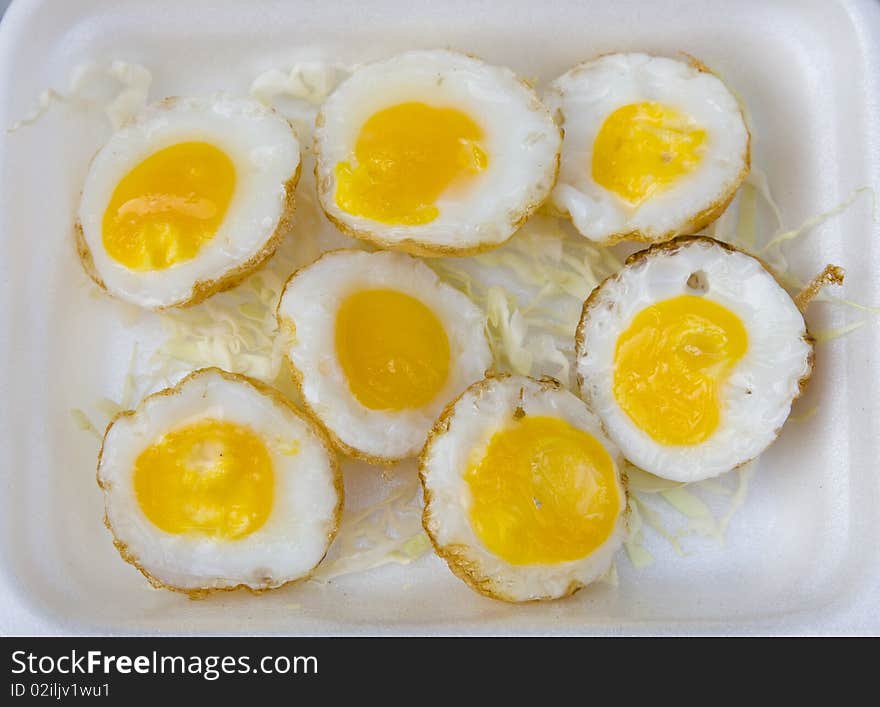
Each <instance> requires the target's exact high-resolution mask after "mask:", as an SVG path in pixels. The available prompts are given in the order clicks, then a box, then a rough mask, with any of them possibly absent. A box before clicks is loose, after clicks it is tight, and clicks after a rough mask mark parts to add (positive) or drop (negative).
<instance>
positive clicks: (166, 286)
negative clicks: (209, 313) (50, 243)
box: [77, 95, 300, 309]
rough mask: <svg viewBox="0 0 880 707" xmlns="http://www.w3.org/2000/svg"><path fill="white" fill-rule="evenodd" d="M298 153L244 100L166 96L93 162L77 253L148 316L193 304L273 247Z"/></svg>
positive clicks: (282, 130)
mask: <svg viewBox="0 0 880 707" xmlns="http://www.w3.org/2000/svg"><path fill="white" fill-rule="evenodd" d="M299 171H300V146H299V141H298V140H297V138H296V136H295V135H294V133H293V131H292V129H291V127H290V125H289V124H288V123H287V121H286V120H285V119H284V118H282V117H281V116H280V115H279V114H277V113H276V112H274V111H273V110H272V109H269V108H266V107H264V106H262V105H260V104H259V103H257V102H255V101H250V100H240V99H235V98H230V97H228V96H224V95H215V96H212V97H208V98H167V99H165V100H164V101H160V102H159V103H156V104H154V105H152V106H150V107H148V108H147V109H146V110H145V111H144V112H143V113H142V114H141V115H140V116H138V117H137V118H135V119H134V120H133V121H132V122H130V123H128V124H126V125H125V126H124V127H123V128H122V129H121V130H119V131H118V132H116V133H114V135H113V136H112V137H111V138H110V140H109V141H108V142H107V144H106V145H105V146H104V147H103V148H102V149H101V150H100V151H99V152H98V154H97V155H96V156H95V158H94V159H93V161H92V163H91V166H90V168H89V171H88V175H87V176H86V181H85V185H84V187H83V192H82V198H81V201H80V206H79V223H78V225H77V248H78V251H79V255H80V259H81V260H82V262H83V265H84V266H85V268H86V271H87V272H88V273H89V275H90V276H91V277H92V278H93V279H94V280H95V282H97V283H98V285H99V286H101V287H102V288H103V289H105V290H106V291H107V292H109V293H110V294H112V295H114V296H116V297H119V298H121V299H123V300H126V301H128V302H131V303H133V304H135V305H138V306H141V307H145V308H149V309H163V308H166V307H178V306H183V305H187V304H193V303H195V302H198V301H200V300H203V299H204V298H206V297H208V296H210V295H211V294H213V293H215V292H218V291H220V290H222V289H225V288H227V287H231V286H232V285H234V284H236V283H237V282H239V281H240V280H241V279H242V278H244V276H245V275H247V274H248V273H250V272H251V271H253V270H254V269H256V268H257V267H259V266H260V265H261V264H262V263H263V262H264V261H266V260H267V259H268V258H269V257H270V256H271V255H272V253H273V252H274V251H275V249H276V247H277V245H278V243H279V241H280V239H281V235H282V232H283V227H284V226H285V225H286V223H287V222H288V220H289V218H290V216H291V215H292V213H293V192H294V189H295V187H296V183H297V180H298V179H299Z"/></svg>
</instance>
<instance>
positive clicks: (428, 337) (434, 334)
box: [336, 290, 450, 410]
mask: <svg viewBox="0 0 880 707" xmlns="http://www.w3.org/2000/svg"><path fill="white" fill-rule="evenodd" d="M336 355H337V357H338V359H339V363H340V365H341V366H342V370H343V372H344V373H345V376H346V378H347V379H348V386H349V389H350V390H351V392H352V394H353V395H354V397H355V398H356V399H357V400H358V402H360V403H361V405H363V406H364V407H367V408H369V409H371V410H405V409H407V408H417V407H421V406H422V405H426V404H427V403H429V402H431V401H432V400H433V399H434V398H435V397H436V395H437V394H438V393H439V392H440V390H441V389H442V388H443V385H444V384H445V383H446V378H447V376H448V375H449V359H450V353H449V339H448V338H447V336H446V330H445V329H444V328H443V325H442V324H441V323H440V320H439V319H438V318H437V315H435V314H434V312H432V311H431V310H430V309H429V308H428V307H427V306H425V305H424V304H423V303H422V302H421V301H419V300H417V299H416V298H415V297H410V296H409V295H407V294H404V293H403V292H398V291H396V290H361V291H358V292H355V293H353V294H350V295H349V296H348V297H346V298H345V300H343V302H342V304H341V306H340V307H339V312H338V313H337V315H336Z"/></svg>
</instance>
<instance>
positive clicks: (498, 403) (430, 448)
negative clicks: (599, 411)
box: [419, 375, 627, 602]
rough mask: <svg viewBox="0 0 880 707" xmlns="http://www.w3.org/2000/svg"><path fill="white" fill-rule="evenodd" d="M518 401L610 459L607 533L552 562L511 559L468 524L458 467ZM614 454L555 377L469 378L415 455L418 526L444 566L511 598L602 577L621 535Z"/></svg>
mask: <svg viewBox="0 0 880 707" xmlns="http://www.w3.org/2000/svg"><path fill="white" fill-rule="evenodd" d="M518 408H519V409H521V410H522V411H523V412H525V414H526V415H542V416H543V415H546V416H549V417H556V418H560V419H563V420H565V421H566V422H568V423H569V424H570V425H572V426H573V427H576V428H578V429H580V430H583V431H585V432H588V433H589V434H591V435H593V436H594V437H595V438H596V439H597V440H598V441H599V442H600V443H601V444H602V446H603V447H605V450H606V451H607V452H608V454H609V455H610V456H611V458H612V461H613V462H614V467H615V475H616V477H617V482H618V494H619V497H620V514H619V515H618V517H617V521H616V523H615V525H614V529H613V530H612V532H611V534H610V535H609V537H608V538H607V539H606V540H605V541H604V542H603V543H602V544H601V545H600V546H599V547H597V548H596V549H595V550H593V551H592V552H591V553H590V554H589V555H587V556H586V557H583V558H581V559H579V560H574V561H571V562H560V563H555V564H544V565H542V564H529V565H514V564H510V563H509V562H507V561H505V560H503V559H502V558H500V557H498V556H497V555H495V554H494V553H493V552H491V551H490V550H488V549H487V548H486V547H485V546H484V545H483V543H482V541H481V540H480V539H479V537H478V536H477V535H476V533H475V532H474V529H473V527H472V525H471V521H470V507H471V505H472V503H473V501H472V494H471V491H470V487H469V485H468V483H467V481H466V480H465V479H464V474H465V473H466V472H467V470H468V468H469V467H470V465H471V463H472V461H473V460H474V459H478V458H480V456H481V454H482V450H484V449H485V448H486V446H487V445H488V444H489V441H490V440H491V439H492V436H493V435H494V434H495V433H496V432H497V431H498V430H499V429H501V428H503V427H505V426H506V425H508V424H509V422H510V420H511V419H512V418H513V415H514V412H515V411H516V410H517V409H518ZM621 462H622V457H621V456H620V453H619V452H618V450H617V448H616V447H615V446H614V445H613V444H612V443H611V442H609V440H608V439H607V438H606V436H605V434H604V432H603V431H602V428H601V425H600V423H599V420H598V418H596V416H595V415H593V414H592V413H591V412H590V411H589V409H587V407H586V406H585V405H584V403H583V401H581V400H579V399H578V398H577V397H576V396H575V395H573V394H571V393H569V392H568V391H567V390H565V389H564V388H563V387H562V386H561V385H560V384H559V383H557V382H556V381H553V380H551V379H541V380H535V379H534V378H527V377H525V376H508V375H499V376H490V377H488V378H486V379H485V380H482V381H479V382H477V383H475V384H473V385H472V386H470V387H469V388H468V389H467V390H466V391H465V392H464V393H463V394H462V395H461V396H460V397H459V398H458V399H457V400H455V401H454V402H453V403H451V404H450V405H449V407H447V409H446V410H445V411H444V412H443V415H442V416H441V417H440V418H439V420H438V421H437V423H436V424H435V426H434V428H433V430H432V432H431V435H430V437H429V438H428V442H427V443H426V445H425V448H424V450H423V451H422V454H421V456H420V457H419V473H420V476H421V480H422V485H423V488H424V495H425V512H424V516H423V522H424V526H425V530H426V531H427V533H428V535H429V536H430V537H431V539H432V541H433V543H434V546H435V548H436V549H437V552H438V554H440V556H441V557H443V558H444V559H445V560H446V562H447V563H448V564H449V567H450V569H452V571H453V572H455V574H456V575H458V576H459V577H460V578H461V579H463V580H464V581H465V582H467V583H468V584H469V585H470V586H471V587H472V588H473V589H475V590H476V591H479V592H481V593H483V594H486V595H488V596H491V597H493V598H496V599H503V600H505V601H514V602H519V601H533V600H538V599H555V598H559V597H563V596H566V595H568V594H571V593H572V592H574V591H577V590H578V589H580V588H581V587H583V586H585V585H587V584H589V583H591V582H593V581H595V580H596V579H599V578H600V577H602V576H603V575H604V574H605V573H606V572H607V571H608V569H609V568H610V566H611V562H612V559H613V557H614V554H615V553H616V552H617V550H618V549H619V548H620V545H621V543H622V542H623V538H624V534H625V531H626V517H625V512H624V511H625V510H626V505H627V495H626V489H625V486H624V483H623V480H622V478H621V471H620V470H621Z"/></svg>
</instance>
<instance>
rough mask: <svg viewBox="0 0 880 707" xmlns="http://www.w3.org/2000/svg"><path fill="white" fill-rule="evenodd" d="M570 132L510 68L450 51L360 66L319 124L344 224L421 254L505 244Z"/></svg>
mask: <svg viewBox="0 0 880 707" xmlns="http://www.w3.org/2000/svg"><path fill="white" fill-rule="evenodd" d="M560 143H561V137H560V132H559V129H558V127H557V126H556V125H555V124H554V122H553V119H552V118H551V117H550V113H549V112H548V111H547V109H546V108H545V107H544V105H543V104H542V103H541V101H540V100H539V99H538V97H537V96H536V95H535V93H534V91H532V89H531V88H530V87H529V86H527V85H526V84H524V83H523V82H522V81H520V80H519V79H518V78H517V77H516V75H514V73H513V72H512V71H510V70H509V69H506V68H502V67H497V66H491V65H489V64H486V63H485V62H482V61H480V60H479V59H475V58H473V57H470V56H465V55H464V54H458V53H456V52H451V51H442V50H434V51H411V52H406V53H404V54H400V55H398V56H395V57H392V58H390V59H387V60H385V61H379V62H376V63H374V64H369V65H367V66H364V67H362V68H360V69H358V70H357V71H356V72H355V73H354V74H353V75H352V76H350V77H349V78H348V79H347V80H345V81H344V82H342V83H341V84H340V85H339V86H338V87H337V88H336V90H335V91H334V92H333V94H332V95H331V96H330V97H329V98H328V99H327V101H326V102H325V103H324V106H323V108H322V110H321V113H320V114H319V116H318V119H317V123H316V131H315V153H316V156H317V165H316V167H315V174H316V178H317V183H318V192H319V196H320V201H321V205H322V207H323V209H324V211H325V213H326V214H327V216H328V217H329V218H330V220H331V221H333V222H334V223H335V224H336V225H337V226H338V227H339V228H340V229H342V230H343V231H345V232H346V233H349V234H350V235H352V236H355V237H357V238H361V239H363V240H366V241H369V242H372V243H374V244H376V245H379V246H382V247H384V248H389V249H397V250H403V251H407V252H410V253H413V254H416V255H438V254H454V255H464V254H468V253H474V252H478V251H481V250H486V249H489V248H493V247H495V246H498V245H500V244H501V243H503V242H504V241H506V240H507V239H508V238H510V236H511V235H513V233H514V231H515V230H516V229H517V228H518V227H519V226H520V225H521V224H522V223H523V222H524V221H525V220H526V218H528V216H529V215H530V214H531V213H532V212H533V211H535V210H536V209H537V208H538V207H539V206H540V205H541V204H542V203H543V202H544V201H545V200H546V198H547V197H548V195H549V194H550V190H551V189H552V187H553V184H554V182H555V180H556V173H557V170H558V164H559V150H560Z"/></svg>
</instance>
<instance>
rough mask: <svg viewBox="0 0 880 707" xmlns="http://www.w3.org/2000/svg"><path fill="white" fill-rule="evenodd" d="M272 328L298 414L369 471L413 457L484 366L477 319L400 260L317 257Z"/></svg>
mask: <svg viewBox="0 0 880 707" xmlns="http://www.w3.org/2000/svg"><path fill="white" fill-rule="evenodd" d="M278 322H279V328H280V331H281V334H282V336H284V337H286V340H285V346H286V355H287V357H288V359H289V361H290V364H291V367H292V369H293V372H294V377H295V379H296V381H297V383H298V385H299V387H300V388H301V391H302V396H303V400H304V402H305V405H306V406H307V407H308V409H309V410H310V411H311V412H312V413H313V414H314V416H315V417H316V418H317V419H318V420H320V421H321V423H322V424H323V425H324V426H325V427H326V428H327V430H328V431H329V433H330V435H331V436H332V437H333V439H334V441H335V442H336V444H337V446H338V447H339V448H340V449H342V450H343V451H345V452H346V453H348V454H351V455H354V456H357V457H360V458H363V459H366V460H368V461H372V462H375V463H388V462H393V461H396V460H399V459H403V458H406V457H412V456H415V455H416V454H418V452H419V450H420V449H421V448H422V445H423V444H424V441H425V437H426V436H427V434H428V430H429V429H430V428H431V425H432V424H433V421H434V419H435V418H436V417H437V415H438V414H439V413H440V411H441V410H442V409H443V406H444V405H445V404H446V402H447V401H448V400H449V399H450V398H452V397H454V396H455V395H456V394H457V393H459V392H460V391H461V390H463V389H464V388H465V387H467V386H468V385H470V384H471V383H472V382H474V381H475V380H479V379H480V378H482V377H483V376H484V375H485V373H486V371H487V370H488V369H489V368H490V367H491V365H492V355H491V352H490V350H489V343H488V340H487V338H486V330H485V327H486V317H485V315H484V314H483V312H482V311H480V309H479V308H478V307H477V306H476V305H475V304H474V303H473V302H471V300H470V299H468V298H467V297H466V296H465V295H464V294H462V293H461V292H459V291H458V290H456V289H454V288H453V287H451V286H450V285H447V284H446V283H444V282H442V281H441V280H440V279H439V278H438V277H437V275H436V274H435V273H434V271H433V270H431V269H430V268H429V267H428V266H427V265H425V264H424V263H423V262H421V261H419V260H418V259H416V258H414V257H412V256H410V255H406V254H404V253H393V252H384V251H380V252H375V253H367V252H365V251H360V250H348V249H343V250H336V251H330V252H328V253H325V254H324V255H322V256H321V257H320V258H319V259H318V260H317V261H315V262H314V263H312V264H311V265H308V266H306V267H305V268H303V269H301V270H299V271H297V272H296V273H294V274H293V276H292V277H291V278H290V280H289V281H288V282H287V284H286V286H285V288H284V292H283V294H282V296H281V299H280V302H279V304H278Z"/></svg>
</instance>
